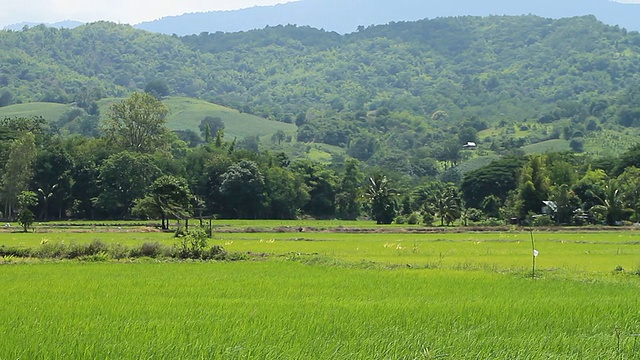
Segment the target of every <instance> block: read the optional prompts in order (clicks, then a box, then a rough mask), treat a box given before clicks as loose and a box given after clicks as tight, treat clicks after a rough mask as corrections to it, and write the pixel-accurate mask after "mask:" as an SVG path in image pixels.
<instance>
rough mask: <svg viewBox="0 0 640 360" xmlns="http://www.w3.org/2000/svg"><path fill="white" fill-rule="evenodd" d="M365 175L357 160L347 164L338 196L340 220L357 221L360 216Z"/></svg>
mask: <svg viewBox="0 0 640 360" xmlns="http://www.w3.org/2000/svg"><path fill="white" fill-rule="evenodd" d="M363 183H364V174H363V173H362V171H360V168H359V167H358V161H357V160H349V161H347V162H346V164H345V170H344V174H343V176H342V181H341V182H340V187H339V189H338V193H337V194H336V216H337V217H338V218H339V219H344V220H355V219H357V218H358V216H359V215H360V208H361V206H362V205H361V202H360V200H361V198H362V185H363Z"/></svg>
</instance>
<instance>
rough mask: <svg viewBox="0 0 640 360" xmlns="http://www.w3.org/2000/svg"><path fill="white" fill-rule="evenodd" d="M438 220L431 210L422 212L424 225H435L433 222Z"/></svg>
mask: <svg viewBox="0 0 640 360" xmlns="http://www.w3.org/2000/svg"><path fill="white" fill-rule="evenodd" d="M435 220H436V218H435V216H434V215H433V214H432V213H431V211H424V212H423V213H422V223H423V224H424V226H433V222H434V221H435Z"/></svg>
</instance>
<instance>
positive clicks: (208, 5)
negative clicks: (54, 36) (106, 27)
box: [0, 0, 295, 28]
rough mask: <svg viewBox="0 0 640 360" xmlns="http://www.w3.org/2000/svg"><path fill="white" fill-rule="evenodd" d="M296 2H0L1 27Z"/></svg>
mask: <svg viewBox="0 0 640 360" xmlns="http://www.w3.org/2000/svg"><path fill="white" fill-rule="evenodd" d="M290 1H295V0H233V1H229V0H154V1H151V0H90V1H87V0H22V1H15V0H0V5H1V6H0V7H1V8H2V11H1V12H0V28H2V27H4V26H6V25H9V24H14V23H20V22H24V21H28V22H45V23H53V22H58V21H63V20H78V21H83V22H91V21H97V20H108V21H114V22H120V23H128V24H137V23H140V22H143V21H150V20H155V19H158V18H161V17H163V16H170V15H182V14H184V13H189V12H203V11H214V10H234V9H242V8H246V7H251V6H257V5H275V4H278V3H285V2H290Z"/></svg>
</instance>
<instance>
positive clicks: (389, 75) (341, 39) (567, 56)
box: [0, 16, 640, 175]
mask: <svg viewBox="0 0 640 360" xmlns="http://www.w3.org/2000/svg"><path fill="white" fill-rule="evenodd" d="M0 50H2V52H1V55H0V56H2V61H1V62H0V64H1V65H0V66H2V73H3V75H2V77H0V87H1V89H0V90H1V92H2V93H5V95H6V96H4V99H5V101H4V103H3V105H6V104H10V103H15V102H25V101H53V102H62V103H71V102H75V103H76V104H77V105H78V106H79V107H80V108H82V109H84V110H85V111H86V112H87V115H95V112H96V108H95V102H96V100H99V99H100V98H103V97H114V96H115V97H121V96H123V95H124V94H126V93H128V92H130V91H134V90H142V89H147V90H149V91H150V92H153V93H156V94H160V95H165V94H173V95H186V96H192V97H199V98H202V99H206V100H209V101H212V102H215V103H220V104H222V105H226V106H230V107H233V108H237V109H241V110H242V111H244V112H250V113H253V114H256V115H259V116H262V117H265V118H271V119H275V120H279V121H283V122H289V123H296V124H297V125H298V127H299V128H298V134H297V138H298V140H300V141H303V142H322V143H326V144H331V145H337V146H340V147H343V148H346V149H348V151H349V153H350V155H351V156H353V157H356V158H358V159H360V160H363V161H367V162H368V163H369V164H370V165H373V166H383V167H388V168H392V169H393V170H394V171H400V172H403V173H407V174H412V175H423V174H429V173H430V172H432V166H430V164H429V162H425V161H424V160H423V159H424V158H425V157H428V158H431V159H437V160H439V161H445V162H450V163H452V164H457V163H458V162H459V160H460V159H459V158H458V157H457V155H456V152H455V151H453V152H452V148H451V144H456V145H457V146H459V145H460V144H459V142H460V138H463V139H465V140H463V143H464V142H466V141H473V140H474V139H473V138H474V137H475V136H476V135H475V132H473V131H472V132H469V130H470V129H471V128H475V129H476V131H482V130H484V129H486V128H487V126H494V125H495V126H497V127H498V128H500V129H501V130H502V131H506V133H501V134H493V133H492V134H491V135H489V136H483V137H479V138H478V140H482V141H485V140H486V143H485V145H486V146H487V147H488V146H489V145H492V146H494V147H495V148H496V149H509V148H513V147H519V146H522V145H526V144H529V143H536V142H540V141H543V140H548V139H555V138H558V137H560V136H563V137H565V138H566V139H567V140H572V141H573V142H572V144H573V145H574V149H578V150H580V149H581V148H582V146H584V144H585V142H586V143H587V144H588V143H589V136H590V134H593V133H594V132H595V131H596V130H601V129H603V128H611V127H615V126H618V125H620V126H634V124H636V123H638V122H640V120H639V119H640V118H639V117H638V114H639V113H640V111H638V109H637V105H635V104H636V103H637V102H634V101H633V99H635V96H636V95H635V94H636V93H637V92H638V91H637V86H638V83H639V82H640V79H639V78H638V74H637V68H638V66H639V63H640V34H638V33H635V32H627V31H625V30H624V29H620V28H618V27H611V26H606V25H604V24H602V23H600V22H598V21H597V20H596V19H595V18H594V17H589V16H587V17H578V18H571V19H562V20H551V19H544V18H539V17H535V16H519V17H487V18H479V17H460V18H439V19H434V20H423V21H418V22H407V23H392V24H390V25H384V26H372V27H369V28H362V29H361V30H360V31H358V32H356V33H352V34H348V35H338V34H336V33H330V32H325V31H322V30H316V29H312V28H307V27H295V26H278V27H269V28H266V29H262V30H255V31H248V32H243V33H231V34H226V33H215V34H208V33H203V34H200V35H193V36H187V37H183V38H178V37H175V36H165V35H158V34H151V33H147V32H143V31H140V30H135V29H133V28H131V27H129V26H124V25H116V24H111V23H105V22H100V23H94V24H88V25H85V26H81V27H78V28H76V29H73V30H68V29H52V28H46V27H44V26H37V27H34V28H30V29H27V30H24V31H3V32H0ZM200 120H202V118H200V119H194V121H196V124H197V122H199V121H200ZM78 122H80V123H79V124H77V125H75V126H76V127H75V128H76V129H77V128H81V129H83V130H82V131H83V132H84V133H85V134H90V133H91V132H92V131H93V130H92V128H91V125H90V123H91V122H90V121H89V122H86V121H84V122H82V121H79V120H78ZM523 123H524V125H523ZM516 125H517V126H518V127H523V126H526V127H528V128H529V131H527V132H526V133H525V134H518V133H517V132H516V133H515V134H514V133H509V129H510V128H511V127H513V126H516ZM194 127H195V126H194ZM213 135H215V133H213ZM494 135H504V136H499V137H498V136H494ZM436 142H437V144H438V145H436ZM400 151H401V152H403V153H404V156H401V155H399V152H400Z"/></svg>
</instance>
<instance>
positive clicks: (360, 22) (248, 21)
mask: <svg viewBox="0 0 640 360" xmlns="http://www.w3.org/2000/svg"><path fill="white" fill-rule="evenodd" d="M465 15H476V16H487V15H538V16H542V17H547V18H552V19H559V18H565V17H572V16H581V15H595V16H596V17H597V18H598V19H599V20H601V21H602V22H604V23H606V24H609V25H618V26H620V27H623V28H626V29H627V30H632V31H640V21H638V19H640V4H629V3H620V2H615V1H611V0H483V1H478V0H449V1H443V0H393V1H390V0H300V1H294V2H290V3H286V4H280V5H273V6H255V7H251V8H247V9H242V10H234V11H211V12H202V13H190V14H184V15H179V16H168V17H164V18H161V19H158V20H155V21H149V22H143V23H140V24H137V25H135V27H136V28H139V29H143V30H147V31H151V32H156V33H161V34H169V35H172V34H176V35H181V36H182V35H192V34H200V33H202V32H209V33H215V32H238V31H247V30H253V29H262V28H264V27H267V26H277V25H287V24H293V25H298V26H311V27H314V28H318V29H324V30H327V31H335V32H338V33H341V34H347V33H352V32H355V31H356V30H357V29H358V27H360V26H365V27H366V26H369V25H380V24H386V23H389V22H394V21H395V22H398V21H415V20H420V19H425V18H429V19H433V18H437V17H449V16H465ZM38 24H39V23H35V22H22V23H19V24H13V25H9V26H7V27H6V28H5V29H9V30H21V29H22V28H23V27H24V26H25V25H27V26H35V25H38ZM45 25H47V26H49V27H56V28H63V27H64V28H69V29H72V28H74V27H76V26H79V25H82V23H81V22H79V21H71V20H67V21H62V22H57V23H52V24H45Z"/></svg>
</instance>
